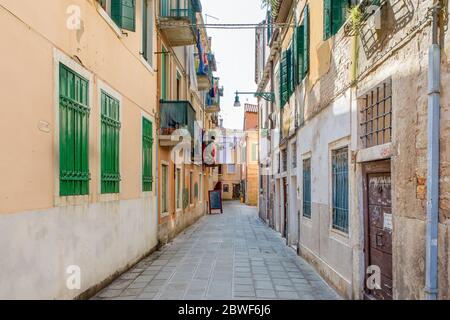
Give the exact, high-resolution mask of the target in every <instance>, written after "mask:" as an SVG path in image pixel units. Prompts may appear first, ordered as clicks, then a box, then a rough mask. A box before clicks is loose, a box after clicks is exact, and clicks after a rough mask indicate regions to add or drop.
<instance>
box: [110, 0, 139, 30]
mask: <svg viewBox="0 0 450 320" xmlns="http://www.w3.org/2000/svg"><path fill="white" fill-rule="evenodd" d="M111 18H112V19H113V21H114V22H115V23H116V24H117V25H118V26H119V27H120V28H122V29H125V30H129V31H136V0H111Z"/></svg>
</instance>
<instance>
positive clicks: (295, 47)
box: [292, 25, 300, 85]
mask: <svg viewBox="0 0 450 320" xmlns="http://www.w3.org/2000/svg"><path fill="white" fill-rule="evenodd" d="M297 31H298V28H297V25H296V26H295V27H294V35H293V38H292V60H293V61H292V65H293V70H294V72H293V74H294V76H293V77H294V78H293V81H294V84H295V85H298V84H299V83H300V79H299V78H298V71H297V70H298V64H299V63H298V41H297Z"/></svg>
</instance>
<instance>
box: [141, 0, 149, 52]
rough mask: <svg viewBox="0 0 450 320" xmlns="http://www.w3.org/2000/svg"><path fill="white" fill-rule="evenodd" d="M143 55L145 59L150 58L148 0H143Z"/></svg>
mask: <svg viewBox="0 0 450 320" xmlns="http://www.w3.org/2000/svg"><path fill="white" fill-rule="evenodd" d="M142 1H143V5H142V56H143V57H144V59H145V60H148V52H147V41H148V39H147V27H148V26H147V24H148V22H147V21H148V17H147V10H148V3H147V0H142Z"/></svg>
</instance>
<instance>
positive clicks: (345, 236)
mask: <svg viewBox="0 0 450 320" xmlns="http://www.w3.org/2000/svg"><path fill="white" fill-rule="evenodd" d="M330 238H331V239H334V240H336V241H337V242H340V243H342V244H344V245H348V244H349V243H348V242H349V241H350V234H349V233H346V232H344V231H340V230H337V229H334V228H333V226H331V228H330Z"/></svg>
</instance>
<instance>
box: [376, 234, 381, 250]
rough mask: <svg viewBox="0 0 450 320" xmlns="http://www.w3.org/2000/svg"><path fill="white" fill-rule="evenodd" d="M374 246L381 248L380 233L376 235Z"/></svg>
mask: <svg viewBox="0 0 450 320" xmlns="http://www.w3.org/2000/svg"><path fill="white" fill-rule="evenodd" d="M376 245H377V247H382V246H383V234H382V233H377V237H376Z"/></svg>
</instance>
